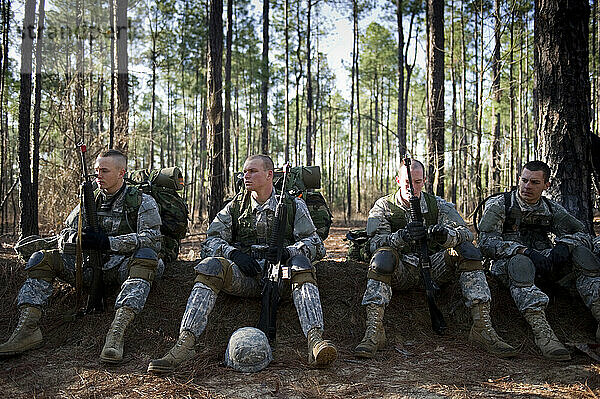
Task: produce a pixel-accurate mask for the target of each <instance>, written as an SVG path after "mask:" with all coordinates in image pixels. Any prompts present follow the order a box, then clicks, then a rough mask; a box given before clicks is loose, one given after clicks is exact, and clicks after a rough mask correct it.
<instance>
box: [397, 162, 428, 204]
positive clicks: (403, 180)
mask: <svg viewBox="0 0 600 399" xmlns="http://www.w3.org/2000/svg"><path fill="white" fill-rule="evenodd" d="M410 176H411V177H412V183H413V189H414V192H415V196H417V197H419V196H420V195H421V190H423V186H424V185H425V178H424V177H423V169H421V168H419V167H417V168H415V169H413V168H412V167H411V169H410ZM396 182H397V183H398V184H399V185H400V195H401V196H402V199H403V200H404V201H406V202H408V199H409V198H410V184H409V182H408V174H407V173H406V168H405V167H404V168H401V169H400V174H399V175H398V177H396Z"/></svg>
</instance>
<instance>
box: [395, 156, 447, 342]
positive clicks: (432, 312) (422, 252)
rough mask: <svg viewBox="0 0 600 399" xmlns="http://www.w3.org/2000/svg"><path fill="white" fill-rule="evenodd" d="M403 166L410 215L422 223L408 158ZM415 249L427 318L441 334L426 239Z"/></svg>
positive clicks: (443, 325) (441, 321)
mask: <svg viewBox="0 0 600 399" xmlns="http://www.w3.org/2000/svg"><path fill="white" fill-rule="evenodd" d="M404 164H405V166H406V173H407V175H408V185H409V188H410V198H409V200H408V202H409V203H410V214H411V218H412V220H414V221H415V222H419V223H423V212H421V200H420V199H419V197H417V196H415V194H414V188H413V183H412V176H411V174H410V158H405V160H404ZM417 247H418V248H417V249H418V252H417V253H418V255H419V268H420V271H421V278H422V279H423V285H424V286H425V294H426V295H427V305H428V307H429V316H430V318H431V328H432V329H433V331H434V332H435V333H437V334H440V335H441V334H443V333H444V332H445V331H446V329H447V328H448V327H447V325H446V321H445V320H444V315H443V314H442V312H441V311H440V309H439V308H438V307H437V305H436V303H435V295H436V293H437V292H438V291H439V287H438V286H437V284H436V283H435V281H433V279H432V278H431V259H430V258H429V249H428V246H427V237H424V238H422V239H421V240H419V242H417Z"/></svg>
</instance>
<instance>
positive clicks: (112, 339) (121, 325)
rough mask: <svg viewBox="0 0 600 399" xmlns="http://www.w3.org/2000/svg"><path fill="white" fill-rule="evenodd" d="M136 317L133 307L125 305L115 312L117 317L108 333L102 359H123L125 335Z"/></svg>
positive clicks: (114, 360) (104, 360) (108, 360)
mask: <svg viewBox="0 0 600 399" xmlns="http://www.w3.org/2000/svg"><path fill="white" fill-rule="evenodd" d="M134 317H135V312H134V311H133V309H132V308H130V307H127V306H123V307H120V308H119V309H117V311H116V312H115V318H114V320H113V322H112V324H111V325H110V330H108V334H106V340H105V341H104V348H102V353H100V360H101V361H103V362H106V363H119V362H121V361H122V360H123V336H124V335H125V329H126V328H127V326H129V323H131V321H132V320H133V318H134Z"/></svg>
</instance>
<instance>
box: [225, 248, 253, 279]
mask: <svg viewBox="0 0 600 399" xmlns="http://www.w3.org/2000/svg"><path fill="white" fill-rule="evenodd" d="M229 259H231V260H232V261H233V263H235V264H236V265H237V266H238V267H239V268H240V270H241V272H242V273H243V274H244V276H247V277H254V276H256V275H257V274H258V273H260V272H261V268H260V265H259V264H258V262H257V261H256V259H254V258H253V257H252V256H250V255H248V254H245V253H243V252H242V251H240V250H239V249H234V250H233V251H231V254H229Z"/></svg>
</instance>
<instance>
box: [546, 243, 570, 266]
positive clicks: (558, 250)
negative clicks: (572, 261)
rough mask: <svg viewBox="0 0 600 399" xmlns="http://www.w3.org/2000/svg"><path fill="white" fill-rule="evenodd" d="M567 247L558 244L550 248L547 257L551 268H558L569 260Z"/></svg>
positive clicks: (563, 244)
mask: <svg viewBox="0 0 600 399" xmlns="http://www.w3.org/2000/svg"><path fill="white" fill-rule="evenodd" d="M569 255H570V251H569V246H568V245H567V244H565V243H564V242H559V243H558V244H556V245H555V246H554V248H552V250H551V251H550V255H549V256H548V257H549V258H550V260H551V261H552V265H553V266H559V265H562V264H563V263H565V262H566V261H568V260H569Z"/></svg>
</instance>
